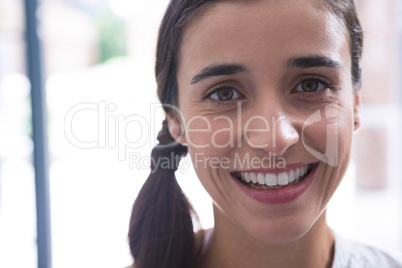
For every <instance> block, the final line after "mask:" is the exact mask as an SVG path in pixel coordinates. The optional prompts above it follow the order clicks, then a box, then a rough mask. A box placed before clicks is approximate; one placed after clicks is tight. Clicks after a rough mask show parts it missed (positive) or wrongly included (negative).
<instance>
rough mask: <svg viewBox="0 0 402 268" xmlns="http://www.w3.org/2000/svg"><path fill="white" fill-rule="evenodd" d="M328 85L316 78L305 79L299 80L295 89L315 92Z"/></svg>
mask: <svg viewBox="0 0 402 268" xmlns="http://www.w3.org/2000/svg"><path fill="white" fill-rule="evenodd" d="M327 87H328V86H327V85H326V84H324V83H323V82H320V81H319V80H317V79H306V80H304V81H302V82H300V83H299V84H298V85H297V87H296V91H300V92H315V91H319V90H322V89H324V88H327Z"/></svg>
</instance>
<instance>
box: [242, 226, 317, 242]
mask: <svg viewBox="0 0 402 268" xmlns="http://www.w3.org/2000/svg"><path fill="white" fill-rule="evenodd" d="M313 224H314V223H312V222H310V221H305V222H301V221H299V222H298V223H296V224H289V223H287V222H284V223H278V224H272V223H270V224H267V225H265V224H263V225H261V226H248V227H247V229H246V230H245V232H246V233H248V235H250V236H251V237H253V238H254V239H256V240H258V241H260V242H262V243H265V244H288V243H292V242H295V241H297V240H299V239H300V238H302V237H303V236H304V235H306V234H307V233H308V232H309V231H310V229H311V228H312V226H313ZM250 227H251V228H250Z"/></svg>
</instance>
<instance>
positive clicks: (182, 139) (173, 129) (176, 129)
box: [166, 113, 187, 145]
mask: <svg viewBox="0 0 402 268" xmlns="http://www.w3.org/2000/svg"><path fill="white" fill-rule="evenodd" d="M166 118H167V120H168V125H169V132H170V135H171V136H172V137H173V139H175V140H176V141H177V142H178V143H180V144H181V145H187V143H186V136H185V135H184V131H183V130H182V127H181V125H180V122H179V121H178V120H177V118H176V117H175V116H174V115H172V114H171V113H168V114H167V116H166Z"/></svg>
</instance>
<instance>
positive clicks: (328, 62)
mask: <svg viewBox="0 0 402 268" xmlns="http://www.w3.org/2000/svg"><path fill="white" fill-rule="evenodd" d="M286 66H287V67H288V68H292V67H296V68H313V67H331V68H338V69H342V68H343V65H342V64H341V63H340V62H337V61H335V60H332V59H330V58H327V57H323V56H308V57H295V58H290V59H288V60H287V61H286Z"/></svg>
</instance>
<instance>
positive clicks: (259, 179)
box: [234, 164, 313, 189]
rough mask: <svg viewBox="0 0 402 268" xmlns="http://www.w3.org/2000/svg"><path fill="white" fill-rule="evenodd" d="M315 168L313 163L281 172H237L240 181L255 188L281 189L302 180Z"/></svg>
mask: <svg viewBox="0 0 402 268" xmlns="http://www.w3.org/2000/svg"><path fill="white" fill-rule="evenodd" d="M312 168H313V165H312V164H308V165H304V166H302V167H298V168H294V169H290V170H288V171H285V172H281V173H262V172H236V173H235V174H234V175H235V176H236V177H237V178H238V180H239V181H241V182H242V183H244V184H245V185H247V186H248V187H251V188H253V189H280V188H283V187H286V186H289V185H294V184H297V183H299V182H300V181H302V180H303V179H304V178H305V177H307V175H308V174H309V173H310V171H311V169H312Z"/></svg>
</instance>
